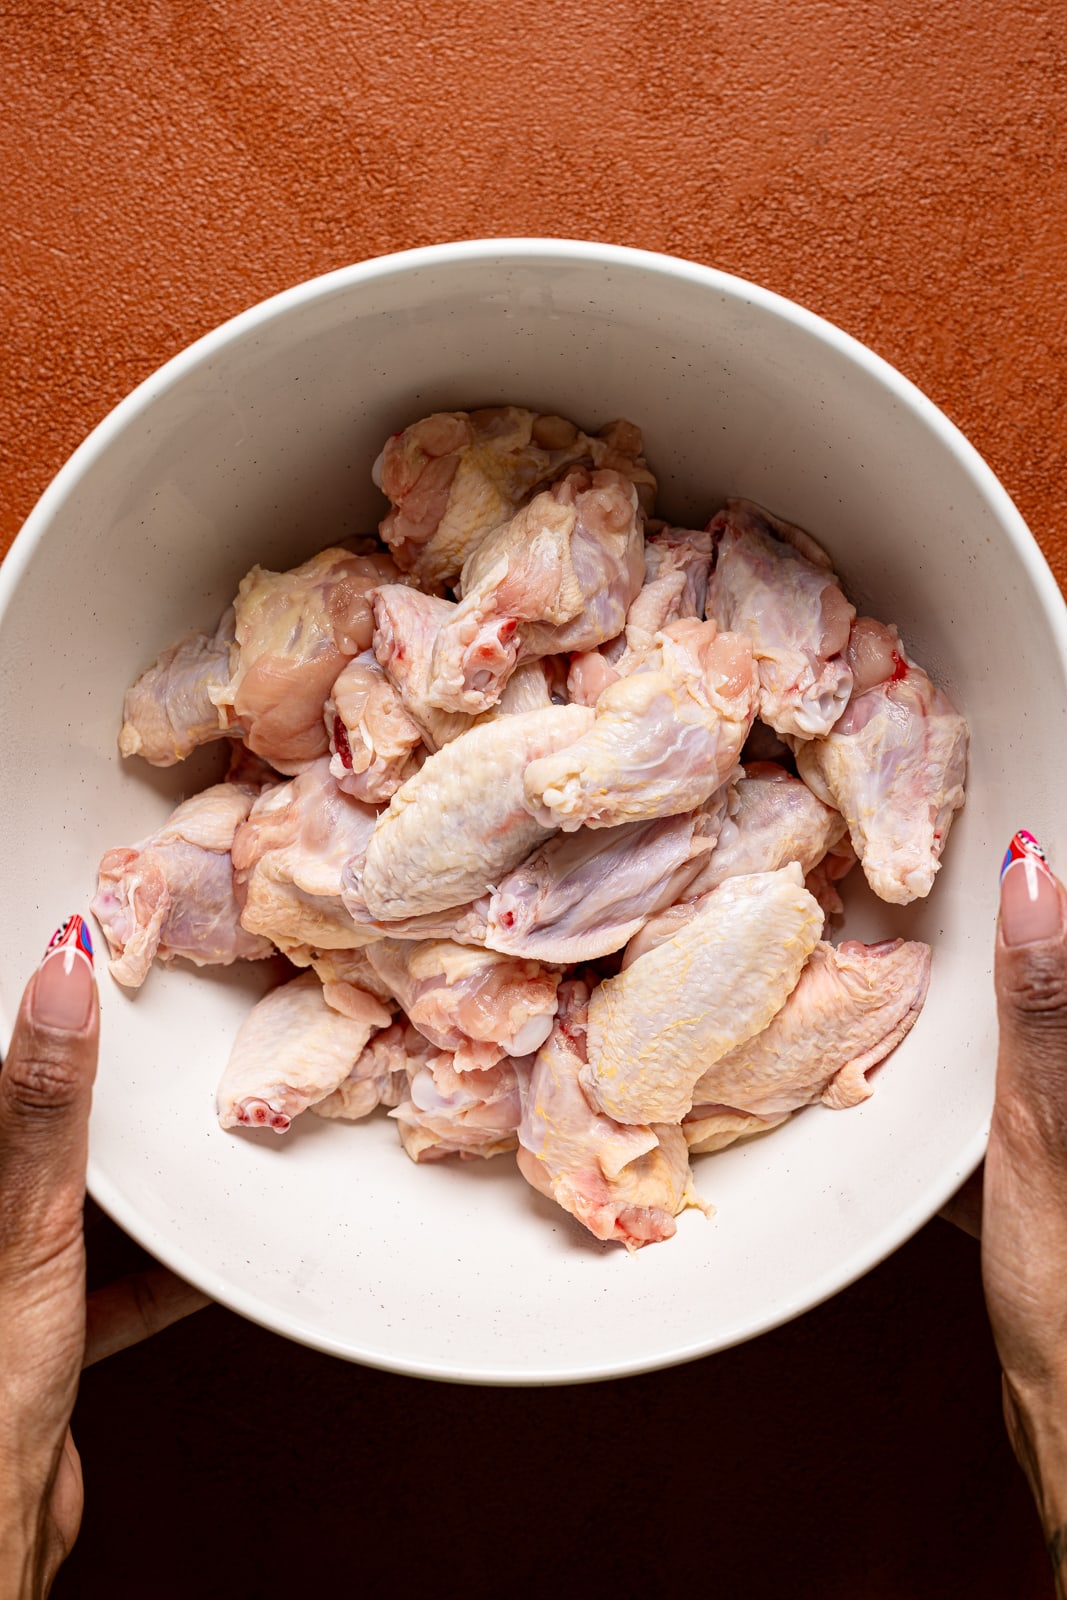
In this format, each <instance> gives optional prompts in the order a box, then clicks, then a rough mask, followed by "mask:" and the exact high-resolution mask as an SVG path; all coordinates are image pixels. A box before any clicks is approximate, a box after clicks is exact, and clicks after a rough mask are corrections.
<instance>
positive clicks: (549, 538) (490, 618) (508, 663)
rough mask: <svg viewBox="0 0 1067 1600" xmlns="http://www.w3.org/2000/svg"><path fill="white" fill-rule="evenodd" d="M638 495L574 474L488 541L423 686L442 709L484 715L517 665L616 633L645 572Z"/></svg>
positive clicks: (607, 475)
mask: <svg viewBox="0 0 1067 1600" xmlns="http://www.w3.org/2000/svg"><path fill="white" fill-rule="evenodd" d="M643 530H644V519H643V517H642V514H641V509H640V505H639V503H638V499H637V491H636V489H635V488H634V486H633V484H632V483H631V482H630V481H629V479H627V478H625V477H623V476H622V474H621V473H618V472H608V471H600V472H592V473H590V472H586V471H584V470H583V469H580V468H575V469H572V471H570V472H568V473H567V475H566V477H564V478H561V479H560V481H559V482H558V483H556V484H554V485H553V487H552V488H551V489H547V490H545V491H544V492H543V493H542V494H539V495H537V496H535V498H534V499H533V500H531V502H530V504H529V505H527V506H524V507H523V508H522V510H521V511H519V512H517V513H516V515H515V516H514V517H513V518H512V519H511V521H510V522H508V523H505V524H504V526H503V527H500V528H497V529H496V530H495V532H493V533H491V534H489V535H488V536H487V537H486V538H485V539H484V540H483V541H482V543H481V544H480V545H479V547H478V549H477V550H476V551H474V553H473V554H472V555H471V556H469V557H468V559H467V561H466V562H465V564H464V567H463V598H462V600H461V601H460V603H459V605H458V606H457V607H456V608H455V610H454V611H453V612H452V614H451V615H450V616H449V617H448V618H447V620H446V621H445V623H444V626H443V627H442V628H441V631H440V633H439V634H438V635H437V638H436V640H435V641H434V647H433V667H432V673H431V678H430V685H429V689H428V691H427V692H428V697H429V699H430V701H431V703H432V704H433V705H435V706H439V707H440V708H441V709H442V710H444V711H463V712H468V713H471V714H474V713H477V712H480V711H485V710H487V709H488V707H489V706H491V705H494V704H495V703H496V701H497V700H499V698H500V694H501V691H502V689H503V687H504V684H505V683H506V682H507V680H508V678H509V677H510V675H511V673H512V672H513V671H514V670H515V667H516V666H517V665H518V663H519V662H520V661H522V660H525V659H529V658H532V657H536V656H542V655H556V654H559V653H561V652H563V651H568V650H589V649H592V648H593V647H594V646H595V645H598V644H601V643H603V641H604V640H605V639H613V638H614V637H615V635H616V634H617V633H619V632H620V631H621V629H622V626H623V623H624V622H625V620H626V613H627V610H628V609H629V606H630V602H631V601H632V600H633V599H634V596H635V595H636V594H637V593H638V591H639V590H640V588H641V584H642V580H643V578H644V573H645V558H644V532H643Z"/></svg>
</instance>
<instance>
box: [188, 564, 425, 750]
mask: <svg viewBox="0 0 1067 1600" xmlns="http://www.w3.org/2000/svg"><path fill="white" fill-rule="evenodd" d="M399 576H400V574H399V573H398V571H397V569H396V567H395V565H394V564H393V562H392V561H391V560H390V558H389V557H388V556H387V555H386V554H385V552H384V551H380V552H377V553H373V554H370V555H354V554H353V553H352V552H351V551H350V550H345V549H342V548H340V547H337V548H333V549H328V550H322V551H320V552H319V554H318V555H317V556H313V557H312V558H311V560H310V561H305V562H304V563H303V565H302V566H299V567H295V568H293V570H292V571H291V572H267V571H265V570H264V568H262V567H253V568H252V570H251V572H249V573H248V575H247V576H246V577H245V578H244V579H243V580H242V582H241V587H240V589H239V590H238V592H237V599H236V601H235V603H234V605H235V612H236V622H235V635H236V644H235V646H234V650H233V653H232V656H231V668H232V671H231V676H230V679H229V682H228V683H227V684H226V686H225V687H224V688H222V689H214V690H212V694H211V698H212V699H213V701H214V703H215V704H216V706H217V707H218V708H219V714H220V720H221V721H222V723H223V724H224V726H229V725H231V724H232V725H235V726H236V727H238V728H240V729H241V731H242V736H243V738H244V740H245V743H246V744H247V745H248V747H249V749H250V750H253V751H255V753H256V754H257V755H260V756H262V757H263V758H264V760H266V761H269V762H270V764H271V766H273V767H276V768H277V770H278V771H279V772H283V773H289V774H293V773H297V772H300V771H302V770H303V768H304V767H305V766H307V764H308V763H309V762H310V761H314V760H316V759H317V758H318V757H319V756H323V755H325V754H326V753H327V752H328V750H329V739H328V737H327V733H326V729H325V727H324V726H323V720H322V708H323V705H324V703H325V701H326V697H327V695H328V694H329V692H330V689H331V688H332V687H333V683H334V680H335V679H336V678H337V676H338V674H339V673H340V671H341V669H342V668H343V667H344V666H345V664H346V663H347V662H348V661H350V660H351V659H352V657H353V656H357V655H359V654H360V652H361V651H363V650H367V649H369V648H370V644H371V638H372V634H373V616H372V613H371V608H370V602H369V600H368V599H367V594H368V592H369V591H370V590H371V589H373V588H375V587H377V585H379V584H382V583H390V582H392V581H394V580H395V579H397V578H398V577H399Z"/></svg>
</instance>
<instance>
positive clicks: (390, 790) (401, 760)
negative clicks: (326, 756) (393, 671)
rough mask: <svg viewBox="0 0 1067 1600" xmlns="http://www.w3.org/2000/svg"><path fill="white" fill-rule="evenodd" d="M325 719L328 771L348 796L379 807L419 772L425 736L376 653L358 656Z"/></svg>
mask: <svg viewBox="0 0 1067 1600" xmlns="http://www.w3.org/2000/svg"><path fill="white" fill-rule="evenodd" d="M323 715H324V720H325V723H326V733H327V737H328V739H329V741H330V771H331V772H332V773H333V775H334V777H335V778H336V780H337V787H338V788H339V789H343V790H344V792H345V794H350V795H352V796H353V797H354V798H355V799H356V800H366V801H367V802H368V803H369V804H371V805H374V804H380V803H381V802H382V801H384V800H388V799H389V797H390V796H391V795H393V794H395V793H396V791H397V789H399V787H400V785H401V784H402V783H403V782H404V779H405V778H410V777H411V775H412V773H413V772H417V771H418V769H419V765H420V762H421V755H422V751H423V744H422V731H421V729H420V728H419V727H418V726H417V725H416V724H415V723H414V722H413V721H412V720H411V718H410V717H409V716H408V714H407V712H406V711H405V710H404V702H403V701H402V700H401V698H400V695H399V694H398V693H397V691H396V689H395V688H394V687H393V685H392V684H391V683H390V682H389V679H388V678H387V677H386V676H385V673H384V672H383V671H382V669H381V667H380V666H379V665H378V662H377V660H376V659H375V656H374V652H373V651H372V650H364V652H363V654H362V655H359V656H356V657H355V659H354V660H352V661H350V662H349V663H348V666H347V667H345V669H344V670H343V672H342V673H341V674H340V676H339V677H338V678H337V679H336V680H335V682H334V686H333V688H332V689H331V691H330V696H329V699H328V700H327V701H326V706H325V711H324V714H323Z"/></svg>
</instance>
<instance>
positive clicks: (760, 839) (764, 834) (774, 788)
mask: <svg viewBox="0 0 1067 1600" xmlns="http://www.w3.org/2000/svg"><path fill="white" fill-rule="evenodd" d="M846 831H847V829H846V824H845V819H844V817H842V816H841V814H840V812H837V811H834V810H832V809H831V808H830V807H829V806H826V805H823V803H822V801H821V800H818V799H816V797H815V795H813V794H812V792H811V790H810V789H809V788H808V787H807V785H806V784H804V783H801V781H800V779H799V778H793V777H790V775H789V773H788V772H786V771H785V769H784V767H779V766H776V765H775V764H774V763H772V762H763V763H757V762H753V763H752V764H751V765H749V766H747V767H746V768H745V773H744V777H742V778H739V779H738V781H737V784H736V785H735V798H734V801H733V803H732V805H731V808H730V814H729V816H728V817H727V818H726V819H725V821H724V822H723V825H722V828H721V830H720V833H719V837H718V842H717V843H716V845H715V848H714V850H713V851H712V853H711V855H710V856H709V857H708V859H707V861H706V862H705V864H704V867H703V870H702V871H701V872H700V874H699V875H698V876H697V877H696V878H694V880H693V882H692V883H691V884H690V886H689V895H688V898H690V899H696V898H697V896H699V895H702V894H706V893H707V891H708V890H709V889H715V888H717V887H718V885H719V884H720V883H725V881H726V879H727V878H737V877H741V876H743V875H744V874H746V873H750V872H776V871H777V870H778V868H779V867H784V866H786V865H787V864H788V863H789V862H790V861H799V863H800V869H801V871H802V872H803V873H804V874H805V875H807V874H808V873H809V872H811V871H812V869H813V868H814V867H816V866H818V864H819V862H821V861H822V859H823V857H824V856H825V855H826V852H827V851H828V850H830V849H831V848H832V847H833V846H834V845H836V844H837V843H838V842H839V841H840V840H841V839H842V838H843V837H844V835H845V833H846Z"/></svg>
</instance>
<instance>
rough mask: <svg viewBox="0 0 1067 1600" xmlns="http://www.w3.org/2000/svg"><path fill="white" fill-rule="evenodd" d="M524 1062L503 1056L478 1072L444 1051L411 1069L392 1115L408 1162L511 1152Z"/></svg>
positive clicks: (524, 1066)
mask: <svg viewBox="0 0 1067 1600" xmlns="http://www.w3.org/2000/svg"><path fill="white" fill-rule="evenodd" d="M528 1070H529V1069H528V1063H527V1062H526V1061H512V1060H510V1059H504V1060H502V1061H498V1062H496V1063H495V1065H493V1066H491V1067H487V1068H485V1069H484V1070H482V1071H480V1072H464V1071H461V1070H460V1068H459V1063H458V1061H457V1060H456V1059H455V1058H454V1057H453V1056H452V1055H450V1054H449V1053H448V1052H447V1051H437V1052H433V1053H431V1054H430V1055H429V1056H428V1057H427V1058H426V1060H425V1062H424V1063H423V1064H422V1065H421V1066H420V1067H419V1069H418V1070H417V1071H415V1072H412V1073H410V1083H409V1086H408V1092H407V1096H406V1097H405V1098H403V1099H401V1100H400V1101H399V1102H398V1104H397V1107H396V1110H395V1111H394V1112H393V1113H392V1116H393V1118H394V1119H395V1121H396V1125H397V1128H398V1130H399V1133H400V1142H401V1144H402V1145H403V1146H404V1149H405V1150H406V1152H407V1154H408V1155H409V1156H410V1157H411V1159H412V1161H438V1160H440V1159H441V1157H442V1156H451V1155H458V1156H459V1157H461V1159H463V1160H468V1161H469V1160H473V1159H475V1158H476V1157H481V1158H482V1159H483V1160H487V1159H488V1158H489V1157H491V1156H497V1155H503V1154H504V1153H505V1152H506V1151H509V1150H514V1149H515V1147H516V1145H517V1143H518V1139H517V1136H516V1129H517V1128H518V1125H519V1116H520V1114H521V1111H522V1100H521V1093H520V1086H521V1083H522V1081H523V1077H524V1075H525V1073H526V1072H527V1071H528Z"/></svg>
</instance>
